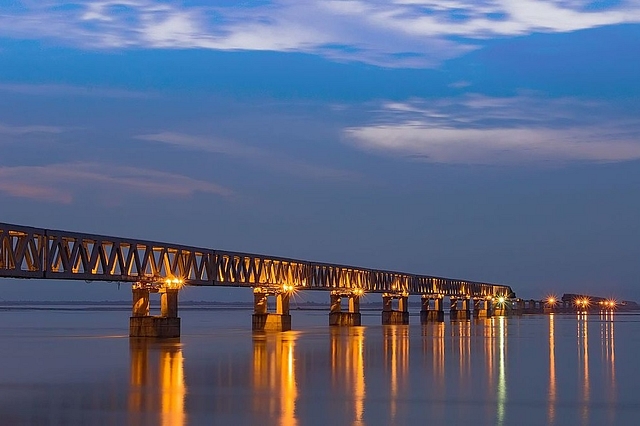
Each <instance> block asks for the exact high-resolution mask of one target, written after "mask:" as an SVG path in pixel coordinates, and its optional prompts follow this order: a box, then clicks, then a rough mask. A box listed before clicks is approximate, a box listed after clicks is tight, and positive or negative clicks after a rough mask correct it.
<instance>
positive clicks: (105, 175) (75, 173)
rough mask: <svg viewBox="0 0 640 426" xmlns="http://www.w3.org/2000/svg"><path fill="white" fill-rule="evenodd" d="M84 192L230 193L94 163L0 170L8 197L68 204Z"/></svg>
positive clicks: (190, 181)
mask: <svg viewBox="0 0 640 426" xmlns="http://www.w3.org/2000/svg"><path fill="white" fill-rule="evenodd" d="M86 190H90V191H91V192H92V193H95V194H100V193H101V192H103V191H106V192H107V193H110V194H120V195H121V194H131V193H133V194H136V195H138V196H143V197H159V198H165V197H166V198H175V197H189V196H193V195H194V194H196V193H208V194H216V195H223V196H227V195H231V191H230V190H228V189H226V188H224V187H222V186H219V185H217V184H214V183H210V182H205V181H201V180H196V179H192V178H189V177H187V176H183V175H178V174H173V173H167V172H159V171H156V170H149V169H142V168H139V167H126V166H116V165H108V164H98V163H64V164H50V165H45V166H13V167H0V193H5V194H8V195H11V196H15V197H22V198H32V199H38V200H44V201H53V202H61V203H70V202H72V201H73V199H74V197H75V196H76V195H77V194H78V193H79V192H81V191H86ZM103 195H104V194H103ZM116 196H117V195H116Z"/></svg>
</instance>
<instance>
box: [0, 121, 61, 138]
mask: <svg viewBox="0 0 640 426" xmlns="http://www.w3.org/2000/svg"><path fill="white" fill-rule="evenodd" d="M66 130H67V128H65V127H59V126H41V125H30V126H10V125H7V124H2V123H0V135H2V134H4V135H13V136H19V135H28V134H31V133H62V132H64V131H66ZM1 141H2V140H1V139H0V142H1Z"/></svg>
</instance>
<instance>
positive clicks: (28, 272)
mask: <svg viewBox="0 0 640 426" xmlns="http://www.w3.org/2000/svg"><path fill="white" fill-rule="evenodd" d="M0 277H13V278H39V279H67V280H91V281H124V282H135V281H141V280H148V279H156V278H165V277H179V278H182V279H184V280H185V282H186V283H187V284H188V285H205V286H206V285H208V286H211V285H225V286H242V287H254V286H258V285H267V286H277V285H282V284H289V285H294V286H295V287H298V288H303V289H310V290H314V289H323V290H331V289H356V288H357V289H363V290H364V291H366V292H407V293H413V294H440V295H448V296H456V295H459V296H472V297H484V296H496V295H497V296H509V295H510V294H511V293H512V292H511V288H510V287H508V286H502V285H496V284H489V283H479V282H472V281H465V280H456V279H449V278H442V277H433V276H427V275H415V274H405V273H401V272H393V271H384V270H375V269H367V268H358V267H353V266H346V265H335V264H328V263H318V262H308V261H303V260H296V259H288V258H280V257H274V256H264V255H256V254H249V253H237V252H227V251H221V250H211V249H205V248H198V247H189V246H182V245H177V244H167V243H160V242H153V241H145V240H135V239H130V238H118V237H109V236H104V235H94V234H83V233H76V232H67V231H59V230H49V229H41V228H32V227H26V226H19V225H12V224H7V223H0Z"/></svg>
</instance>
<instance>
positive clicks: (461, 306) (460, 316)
mask: <svg viewBox="0 0 640 426" xmlns="http://www.w3.org/2000/svg"><path fill="white" fill-rule="evenodd" d="M449 300H450V302H451V307H450V309H449V318H450V319H451V320H452V321H458V320H459V321H466V320H469V319H471V311H470V310H469V299H467V298H466V297H463V298H461V299H458V298H456V297H450V298H449Z"/></svg>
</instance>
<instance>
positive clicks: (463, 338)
mask: <svg viewBox="0 0 640 426" xmlns="http://www.w3.org/2000/svg"><path fill="white" fill-rule="evenodd" d="M451 348H452V352H453V354H455V355H456V356H457V358H458V372H459V379H460V387H461V389H468V388H469V387H468V386H465V384H466V383H467V382H468V381H469V377H470V375H471V322H470V321H455V322H451Z"/></svg>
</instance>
